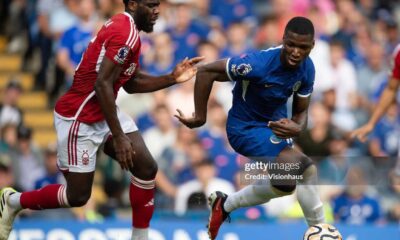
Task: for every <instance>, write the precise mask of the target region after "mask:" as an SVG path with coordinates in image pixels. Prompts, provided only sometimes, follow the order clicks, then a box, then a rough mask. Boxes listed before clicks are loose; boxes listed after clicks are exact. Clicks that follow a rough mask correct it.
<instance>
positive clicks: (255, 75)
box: [226, 52, 266, 81]
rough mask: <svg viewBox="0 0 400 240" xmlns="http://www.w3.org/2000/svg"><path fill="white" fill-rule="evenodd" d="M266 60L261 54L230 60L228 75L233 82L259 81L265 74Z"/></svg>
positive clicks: (227, 69)
mask: <svg viewBox="0 0 400 240" xmlns="http://www.w3.org/2000/svg"><path fill="white" fill-rule="evenodd" d="M265 66H266V64H265V60H264V59H263V56H262V54H261V52H257V53H251V54H247V55H244V56H241V57H232V58H229V59H228V61H227V63H226V73H227V75H228V77H229V79H230V80H231V81H241V80H253V81H254V80H257V79H261V78H262V76H263V74H265Z"/></svg>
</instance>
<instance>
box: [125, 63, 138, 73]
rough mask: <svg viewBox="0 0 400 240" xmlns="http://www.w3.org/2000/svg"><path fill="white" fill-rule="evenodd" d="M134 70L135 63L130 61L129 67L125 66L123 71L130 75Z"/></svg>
mask: <svg viewBox="0 0 400 240" xmlns="http://www.w3.org/2000/svg"><path fill="white" fill-rule="evenodd" d="M135 70H136V63H131V65H130V66H129V68H127V69H126V70H125V72H124V74H125V75H127V76H131V75H132V74H133V73H134V72H135Z"/></svg>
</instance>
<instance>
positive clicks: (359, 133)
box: [350, 123, 374, 142]
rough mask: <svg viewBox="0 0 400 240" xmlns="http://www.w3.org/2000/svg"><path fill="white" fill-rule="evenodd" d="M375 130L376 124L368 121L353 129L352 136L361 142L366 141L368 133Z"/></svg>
mask: <svg viewBox="0 0 400 240" xmlns="http://www.w3.org/2000/svg"><path fill="white" fill-rule="evenodd" d="M372 130H374V125H373V124H371V123H367V124H365V125H363V126H361V127H360V128H357V129H356V130H354V131H352V132H351V133H350V137H351V138H357V139H358V140H360V141H361V142H365V141H366V140H367V135H368V134H369V133H370V132H371V131H372Z"/></svg>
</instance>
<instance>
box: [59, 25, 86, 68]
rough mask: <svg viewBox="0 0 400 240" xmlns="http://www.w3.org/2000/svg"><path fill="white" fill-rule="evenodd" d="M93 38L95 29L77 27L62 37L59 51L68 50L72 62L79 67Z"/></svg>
mask: <svg viewBox="0 0 400 240" xmlns="http://www.w3.org/2000/svg"><path fill="white" fill-rule="evenodd" d="M92 38H93V29H92V28H87V29H86V28H84V27H81V26H79V25H76V26H74V27H72V28H70V29H68V30H67V31H65V32H64V34H63V35H62V36H61V39H60V45H59V47H58V48H59V49H66V50H67V51H68V53H69V58H70V60H71V61H72V62H73V63H74V64H75V66H77V65H78V64H79V62H80V61H81V58H82V55H83V53H84V52H85V50H86V48H87V46H88V45H89V42H90V40H91V39H92Z"/></svg>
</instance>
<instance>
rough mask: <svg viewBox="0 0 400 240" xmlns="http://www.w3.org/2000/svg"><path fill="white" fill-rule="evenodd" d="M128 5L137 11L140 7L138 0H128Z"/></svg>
mask: <svg viewBox="0 0 400 240" xmlns="http://www.w3.org/2000/svg"><path fill="white" fill-rule="evenodd" d="M127 7H128V8H129V10H130V11H132V12H135V11H136V9H137V7H138V3H137V1H136V0H131V1H129V2H128V6H127Z"/></svg>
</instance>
